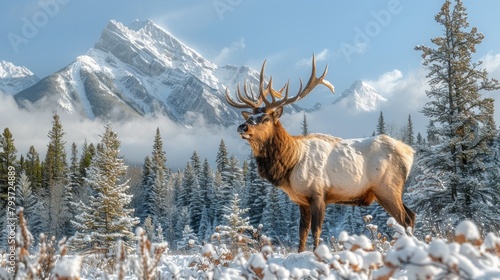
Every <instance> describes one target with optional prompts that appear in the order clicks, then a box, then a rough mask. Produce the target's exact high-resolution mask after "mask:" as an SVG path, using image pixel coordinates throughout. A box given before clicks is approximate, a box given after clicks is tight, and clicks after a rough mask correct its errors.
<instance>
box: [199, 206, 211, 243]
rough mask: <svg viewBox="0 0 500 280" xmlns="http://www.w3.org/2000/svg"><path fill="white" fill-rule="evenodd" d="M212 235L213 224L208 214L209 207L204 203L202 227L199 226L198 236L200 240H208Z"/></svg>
mask: <svg viewBox="0 0 500 280" xmlns="http://www.w3.org/2000/svg"><path fill="white" fill-rule="evenodd" d="M211 235H212V224H211V222H210V217H209V215H208V207H207V206H206V205H203V209H202V210H201V219H200V227H199V228H198V238H199V240H200V241H208V240H209V239H210V236H211Z"/></svg>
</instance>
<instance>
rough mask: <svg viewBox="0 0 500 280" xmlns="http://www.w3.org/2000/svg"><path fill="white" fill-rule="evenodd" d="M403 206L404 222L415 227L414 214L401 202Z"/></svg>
mask: <svg viewBox="0 0 500 280" xmlns="http://www.w3.org/2000/svg"><path fill="white" fill-rule="evenodd" d="M403 207H404V208H405V211H406V217H405V220H406V223H407V224H409V225H410V227H411V228H415V218H416V215H415V213H414V212H413V211H411V210H410V208H408V207H406V205H405V204H404V203H403Z"/></svg>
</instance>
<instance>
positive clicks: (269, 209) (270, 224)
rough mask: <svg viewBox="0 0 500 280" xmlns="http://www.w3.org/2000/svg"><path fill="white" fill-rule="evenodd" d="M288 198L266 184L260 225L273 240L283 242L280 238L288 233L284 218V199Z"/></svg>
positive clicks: (277, 189)
mask: <svg viewBox="0 0 500 280" xmlns="http://www.w3.org/2000/svg"><path fill="white" fill-rule="evenodd" d="M285 199H288V198H287V197H286V195H284V193H283V191H281V190H280V189H279V188H277V187H275V186H273V185H270V184H268V185H267V186H266V198H265V206H264V209H263V213H262V225H263V226H264V233H265V234H266V235H267V236H269V237H271V238H272V239H273V240H275V241H277V242H279V243H280V244H281V243H282V242H283V241H282V240H281V239H280V238H281V237H286V235H287V234H288V223H287V220H286V214H285V213H284V211H285V210H286V207H284V205H286V201H285Z"/></svg>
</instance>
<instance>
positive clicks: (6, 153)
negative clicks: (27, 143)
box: [0, 128, 20, 210]
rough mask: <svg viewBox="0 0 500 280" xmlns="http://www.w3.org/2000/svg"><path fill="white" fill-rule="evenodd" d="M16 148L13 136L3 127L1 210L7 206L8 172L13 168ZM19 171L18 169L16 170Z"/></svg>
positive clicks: (0, 164)
mask: <svg viewBox="0 0 500 280" xmlns="http://www.w3.org/2000/svg"><path fill="white" fill-rule="evenodd" d="M16 153H17V149H16V147H15V145H14V138H13V136H12V133H11V132H10V130H9V128H5V129H4V130H3V133H2V134H1V135H0V198H1V199H0V201H1V202H2V203H1V205H0V206H1V207H2V210H4V209H6V207H7V193H8V188H9V180H8V177H9V176H8V174H9V171H11V170H10V169H12V168H14V171H15V166H16V164H17V162H16V158H17V156H16ZM18 172H20V171H18Z"/></svg>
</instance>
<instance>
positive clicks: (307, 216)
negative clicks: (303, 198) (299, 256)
mask: <svg viewBox="0 0 500 280" xmlns="http://www.w3.org/2000/svg"><path fill="white" fill-rule="evenodd" d="M299 207H300V225H299V239H300V240H299V253H300V252H302V251H305V250H306V242H307V235H308V234H309V229H310V228H311V208H309V206H303V205H300V206H299Z"/></svg>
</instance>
